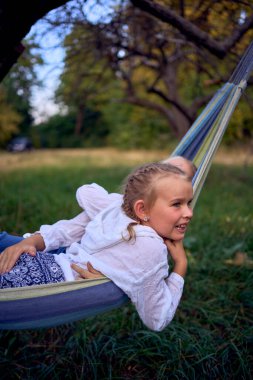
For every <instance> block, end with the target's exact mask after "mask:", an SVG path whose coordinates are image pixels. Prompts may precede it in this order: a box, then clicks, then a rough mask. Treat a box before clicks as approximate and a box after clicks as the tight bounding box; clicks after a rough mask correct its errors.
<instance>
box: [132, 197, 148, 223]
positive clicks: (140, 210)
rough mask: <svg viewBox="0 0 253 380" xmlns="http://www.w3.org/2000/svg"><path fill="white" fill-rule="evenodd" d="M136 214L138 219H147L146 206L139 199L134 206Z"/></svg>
mask: <svg viewBox="0 0 253 380" xmlns="http://www.w3.org/2000/svg"><path fill="white" fill-rule="evenodd" d="M134 212H135V215H136V216H137V217H138V219H140V220H143V219H144V218H145V217H147V212H146V210H145V204H144V201H143V200H142V199H138V200H137V201H136V202H135V204H134Z"/></svg>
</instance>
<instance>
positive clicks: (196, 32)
mask: <svg viewBox="0 0 253 380" xmlns="http://www.w3.org/2000/svg"><path fill="white" fill-rule="evenodd" d="M131 2H132V4H133V5H134V6H136V7H138V8H140V9H141V10H143V11H144V12H147V13H149V14H151V15H153V16H154V17H156V18H158V19H159V20H161V21H163V22H165V23H167V24H170V25H172V26H174V27H175V28H176V29H178V30H179V31H180V32H181V33H182V34H183V35H184V36H185V37H186V38H187V39H188V40H190V41H192V42H194V43H195V44H196V45H197V46H198V45H199V46H202V47H203V48H205V49H207V50H208V51H209V52H210V53H212V54H213V55H215V56H216V57H218V58H224V57H225V56H226V54H227V51H228V50H229V49H231V48H232V47H233V46H234V45H235V44H236V43H237V42H238V41H239V40H240V39H241V37H242V36H243V35H244V34H245V33H246V32H247V31H248V29H249V28H251V27H252V26H253V15H251V16H250V17H248V18H247V19H246V20H245V22H244V23H243V24H241V25H238V27H237V28H235V30H234V32H233V34H232V35H231V36H230V37H228V38H227V39H226V40H224V42H223V43H221V42H219V41H217V40H215V39H213V38H212V37H210V35H209V34H208V33H206V32H204V31H203V30H201V29H200V28H198V27H197V26H196V25H194V24H193V23H192V22H190V21H189V20H187V19H185V18H184V17H182V16H179V15H177V14H176V13H175V12H174V11H173V10H171V9H169V8H168V7H165V6H163V5H161V4H158V3H155V2H154V1H153V0H131Z"/></svg>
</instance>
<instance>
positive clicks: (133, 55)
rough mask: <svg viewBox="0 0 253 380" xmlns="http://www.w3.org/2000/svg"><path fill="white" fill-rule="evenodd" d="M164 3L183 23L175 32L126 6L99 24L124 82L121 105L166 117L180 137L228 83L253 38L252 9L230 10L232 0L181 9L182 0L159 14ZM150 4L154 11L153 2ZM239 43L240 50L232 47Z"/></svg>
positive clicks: (105, 47) (238, 6)
mask: <svg viewBox="0 0 253 380" xmlns="http://www.w3.org/2000/svg"><path fill="white" fill-rule="evenodd" d="M165 3H166V4H167V7H166V9H169V10H171V11H169V12H170V13H171V12H172V13H171V15H174V16H175V19H176V20H177V19H178V18H179V19H180V21H181V24H180V25H181V26H180V28H175V27H174V23H172V24H173V26H172V25H168V24H167V23H164V22H161V21H159V20H157V19H156V18H154V17H153V16H151V15H150V14H149V13H146V12H143V11H140V10H139V9H137V8H136V7H131V6H129V5H128V2H125V3H123V5H122V6H121V7H120V8H118V12H117V14H115V17H114V18H113V19H112V20H111V21H110V22H108V23H104V24H103V25H102V24H100V25H98V24H97V25H96V28H97V29H99V30H100V35H102V38H103V43H102V44H101V45H102V48H103V53H104V57H106V58H107V59H108V62H109V64H110V66H111V67H112V69H113V70H114V72H115V74H116V75H117V77H119V78H121V80H122V81H124V83H125V97H124V99H123V100H124V101H126V102H128V103H131V104H134V105H137V106H141V107H146V108H149V109H150V108H151V109H154V110H156V111H157V112H159V113H161V114H163V115H164V116H165V117H166V119H167V120H168V123H169V125H170V127H171V128H172V130H173V132H174V134H175V136H177V137H179V138H180V137H182V136H183V135H184V134H185V132H186V131H187V130H188V129H189V127H190V125H191V124H192V122H193V121H194V120H195V119H196V117H197V114H198V111H199V109H200V108H201V107H202V106H203V105H204V104H206V103H207V101H208V100H209V99H210V98H211V97H212V95H213V93H214V92H215V91H216V89H217V84H220V83H222V82H223V81H226V80H227V79H228V77H229V75H230V74H231V71H232V69H233V68H234V66H235V63H236V62H237V61H238V57H239V56H240V54H241V53H242V52H243V50H244V49H245V48H246V46H247V43H248V42H249V40H250V38H251V37H252V30H250V29H249V28H251V26H252V20H251V19H252V18H251V15H250V16H249V17H247V14H248V13H249V10H250V5H247V4H245V3H244V5H242V4H241V3H234V4H233V5H231V2H230V1H225V0H223V1H222V2H219V3H218V2H210V1H207V0H206V1H202V2H201V6H200V3H199V2H198V1H192V2H191V4H190V5H188V6H186V5H184V2H183V1H181V2H180V5H181V6H180V7H179V2H178V1H169V2H168V1H167V2H165V1H160V2H159V5H158V9H160V8H161V7H162V6H161V4H165ZM168 3H169V4H168ZM149 4H150V7H151V5H152V4H154V2H149ZM168 5H169V7H168ZM164 9H165V7H164V8H163V7H162V10H164ZM176 12H177V13H176ZM190 25H191V26H192V30H193V31H195V34H194V38H195V39H194V38H193V37H191V35H190V37H191V38H190V39H191V42H189V40H188V39H187V38H186V37H185V35H186V34H187V33H188V32H189V28H190ZM178 29H180V31H179V30H178ZM94 30H95V28H94ZM234 30H236V31H237V32H236V33H235V34H234ZM246 30H247V31H248V32H247V34H246ZM101 31H102V32H103V33H101ZM182 31H183V32H184V33H183V34H182ZM197 31H198V33H197ZM201 31H202V32H203V33H202V34H203V35H204V36H209V39H208V41H209V44H206V45H205V46H204V45H203V43H202V45H200V46H198V45H197V43H198V42H199V41H198V40H197V35H201V33H200V32H201ZM230 35H233V36H234V37H233V38H231V37H230ZM216 36H217V37H216ZM236 36H237V37H236ZM214 37H216V39H215V38H214ZM222 40H224V41H227V42H226V44H224V46H223V53H222V54H221V51H222V49H220V54H218V50H219V49H218V47H219V46H221V42H220V41H222ZM215 41H216V44H215ZM228 41H230V43H228ZM232 41H233V43H232ZM238 41H240V45H238V46H234V45H235V42H238ZM193 42H195V44H193ZM211 42H212V43H211ZM203 46H204V47H203ZM214 46H216V48H217V49H216V50H215V49H214ZM208 50H209V52H208ZM214 53H215V54H214ZM225 53H226V54H225ZM217 55H218V56H219V58H217V57H216V56H217ZM224 55H227V58H226V59H225V58H224V63H223V61H221V60H220V57H221V56H224Z"/></svg>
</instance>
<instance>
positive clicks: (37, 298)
mask: <svg viewBox="0 0 253 380" xmlns="http://www.w3.org/2000/svg"><path fill="white" fill-rule="evenodd" d="M252 68H253V43H251V45H250V46H249V47H248V49H247V51H246V52H245V54H244V55H243V57H242V59H241V61H240V62H239V64H238V66H237V68H236V69H235V71H234V73H233V75H232V76H231V78H230V80H229V81H228V82H227V83H226V84H225V85H224V86H223V87H222V88H221V89H220V90H219V91H218V92H217V94H216V95H215V96H214V97H213V99H212V100H211V101H210V102H209V104H208V105H207V106H206V108H205V109H204V110H203V111H202V113H201V114H200V116H199V117H198V118H197V120H196V121H195V123H194V124H193V125H192V127H191V128H190V130H189V131H188V133H187V134H186V135H185V137H184V138H183V139H182V141H181V143H180V144H179V145H178V147H177V148H176V149H175V151H174V152H173V153H172V156H178V155H179V156H184V157H186V158H188V159H190V160H192V161H193V162H194V163H195V164H196V166H197V167H198V170H197V173H196V174H195V176H194V178H193V188H194V204H195V203H196V200H197V198H198V195H199V193H200V191H201V189H202V186H203V184H204V181H205V178H206V176H207V173H208V171H209V168H210V166H211V161H212V158H213V156H214V154H215V152H216V150H217V149H218V147H219V144H220V142H221V139H222V137H223V134H224V132H225V130H226V127H227V125H228V122H229V119H230V117H231V115H232V113H233V111H234V109H235V107H236V104H237V103H238V101H239V99H240V96H241V94H242V92H243V90H244V89H245V88H246V85H247V80H248V78H249V76H250V73H251V70H252ZM128 301H129V299H128V297H127V296H126V294H125V293H123V291H122V290H121V289H119V288H118V287H117V286H116V285H115V284H114V283H113V282H112V281H110V280H109V279H106V278H103V279H96V280H80V281H73V282H64V283H58V284H47V285H38V286H30V287H23V288H10V289H2V290H0V329H5V330H9V329H31V328H41V327H52V326H57V325H60V324H62V323H70V322H74V321H77V320H80V319H83V318H86V317H89V316H94V315H96V314H98V313H102V312H105V311H108V310H112V309H114V308H117V307H119V306H122V305H123V304H125V303H126V302H128Z"/></svg>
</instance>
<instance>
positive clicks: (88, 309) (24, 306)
mask: <svg viewBox="0 0 253 380" xmlns="http://www.w3.org/2000/svg"><path fill="white" fill-rule="evenodd" d="M128 300H129V299H128V297H127V296H126V294H125V293H124V292H123V291H122V290H121V289H120V288H118V287H117V286H116V285H115V284H114V283H113V282H111V281H109V282H106V283H103V284H99V285H94V286H90V287H88V288H83V289H78V290H73V291H69V292H64V293H60V294H54V295H48V296H42V297H35V298H30V299H21V300H12V301H1V302H0V321H1V322H0V329H3V330H8V329H27V328H29V329H31V328H41V327H52V326H57V325H60V324H62V323H70V322H74V321H77V320H80V319H83V318H86V317H89V316H94V315H96V314H98V313H101V312H105V311H108V310H112V309H114V308H117V307H119V306H121V305H123V304H124V303H126V302H127V301H128Z"/></svg>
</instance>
